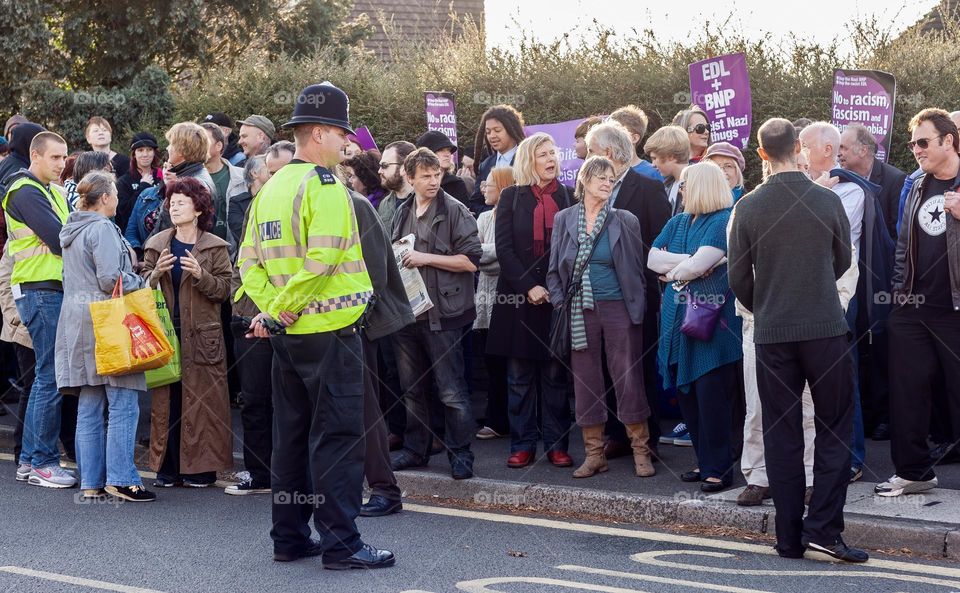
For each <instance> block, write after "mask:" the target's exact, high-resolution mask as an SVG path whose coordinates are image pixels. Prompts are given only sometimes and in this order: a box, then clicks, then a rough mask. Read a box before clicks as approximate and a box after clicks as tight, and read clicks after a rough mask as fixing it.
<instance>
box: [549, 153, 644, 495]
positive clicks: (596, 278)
mask: <svg viewBox="0 0 960 593" xmlns="http://www.w3.org/2000/svg"><path fill="white" fill-rule="evenodd" d="M615 182H616V172H615V169H614V166H613V162H611V161H610V160H609V159H607V158H606V157H602V156H593V157H590V158H588V159H587V160H586V162H584V164H583V166H582V167H581V168H580V172H579V173H578V175H577V198H579V204H576V205H574V206H571V207H570V208H567V209H565V210H563V211H562V212H560V214H558V215H557V220H556V222H555V223H554V231H553V248H552V251H551V253H550V271H549V272H548V273H547V284H548V286H549V287H550V303H551V304H552V305H553V306H554V307H555V308H558V309H560V308H563V309H565V310H567V311H569V314H570V325H569V327H570V335H569V336H564V338H565V339H569V340H570V351H571V352H570V367H571V369H572V370H573V393H574V401H575V407H576V419H577V424H578V425H580V428H581V430H582V431H583V443H584V449H585V451H586V459H585V460H584V462H583V465H581V466H580V467H579V468H578V469H577V470H576V471H575V472H573V477H575V478H587V477H590V476H592V475H594V474H597V473H600V472H605V471H607V459H606V457H605V455H604V451H603V427H604V424H605V423H606V421H607V405H606V403H607V402H606V393H605V391H606V390H605V389H604V380H603V367H602V365H603V355H604V354H605V355H606V359H607V369H608V370H609V372H610V377H611V378H612V379H613V387H614V392H615V394H616V398H617V408H616V411H617V417H618V418H619V419H620V421H621V422H623V424H624V426H625V427H626V432H627V435H628V436H629V438H630V445H631V447H632V449H633V461H634V468H635V471H636V474H637V475H638V476H640V477H648V476H652V475H654V473H656V472H655V471H654V468H653V464H652V461H651V458H650V448H649V445H648V442H647V441H648V440H649V438H650V429H649V427H648V426H647V418H649V417H650V406H649V404H648V403H647V397H646V390H645V389H644V383H643V366H642V365H640V364H638V361H639V360H640V355H641V354H642V353H643V314H644V309H645V307H646V300H645V298H644V295H645V291H646V281H645V279H644V275H643V271H644V268H643V256H642V253H643V249H642V241H641V240H640V237H641V233H640V221H639V220H637V217H636V216H634V215H633V214H632V213H630V212H628V211H627V210H620V209H618V208H613V207H611V206H610V204H609V201H610V195H611V194H612V193H613V185H614V183H615ZM561 306H562V307H561ZM558 312H561V311H558Z"/></svg>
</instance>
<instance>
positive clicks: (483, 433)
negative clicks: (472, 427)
mask: <svg viewBox="0 0 960 593" xmlns="http://www.w3.org/2000/svg"><path fill="white" fill-rule="evenodd" d="M501 436H503V435H501V434H500V433H499V432H497V431H495V430H494V429H492V428H490V427H489V426H484V427H483V428H481V429H480V430H478V431H477V435H476V437H477V438H478V439H480V440H481V441H489V440H490V439H499V438H500V437H501Z"/></svg>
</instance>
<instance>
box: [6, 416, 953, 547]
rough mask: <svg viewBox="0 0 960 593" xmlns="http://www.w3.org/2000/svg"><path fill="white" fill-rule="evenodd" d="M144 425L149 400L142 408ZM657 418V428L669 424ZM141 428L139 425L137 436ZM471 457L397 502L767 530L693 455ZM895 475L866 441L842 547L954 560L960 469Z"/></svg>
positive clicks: (770, 513)
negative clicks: (605, 462)
mask: <svg viewBox="0 0 960 593" xmlns="http://www.w3.org/2000/svg"><path fill="white" fill-rule="evenodd" d="M141 409H142V410H144V412H145V413H144V414H142V416H145V417H146V418H142V420H144V419H146V420H149V413H148V412H146V410H148V409H149V401H147V403H146V406H144V402H141ZM233 421H234V432H235V434H236V435H240V434H242V429H241V426H240V419H239V413H238V411H237V410H236V409H234V410H233ZM12 422H13V421H12V419H11V416H9V415H8V416H3V417H0V450H3V451H6V452H9V451H10V449H12V431H13V426H12ZM667 424H668V423H666V422H665V425H664V429H665V432H669V430H670V429H671V428H672V425H671V426H667ZM145 428H146V426H145V424H144V423H143V422H141V430H140V432H141V433H142V434H141V436H145V435H146V434H148V433H145V432H144V429H145ZM240 446H241V445H240V440H239V437H237V438H236V439H235V447H234V450H235V453H234V457H235V459H236V462H237V468H238V469H242V466H243V461H242V456H241V455H240ZM473 451H474V453H475V454H476V462H475V466H474V470H475V473H476V477H475V478H474V479H471V480H463V481H455V480H453V479H452V478H451V477H450V473H449V464H448V463H447V460H446V456H445V455H443V454H440V455H436V456H434V457H433V458H432V459H431V462H430V464H429V466H428V467H426V468H422V469H419V470H415V471H411V470H408V471H403V472H398V473H397V479H398V481H399V482H400V486H401V488H402V489H403V491H404V496H408V497H417V498H426V499H434V500H444V501H445V502H448V503H450V504H457V503H461V504H465V505H471V506H475V505H481V506H494V507H497V508H499V509H503V510H509V509H511V508H514V509H517V510H523V511H540V512H548V513H557V514H562V515H566V516H581V517H589V518H596V519H602V520H607V521H613V522H618V523H643V524H648V525H662V526H679V525H683V526H696V527H700V528H707V530H708V531H709V530H710V529H711V528H715V529H718V531H719V530H724V529H726V530H729V529H730V528H733V529H737V530H740V531H742V532H747V533H755V534H767V535H773V533H774V516H775V512H776V511H775V510H774V507H773V503H772V501H769V500H768V501H766V502H765V504H763V505H762V506H759V507H739V506H737V505H736V502H735V501H736V498H737V495H738V494H739V493H740V491H741V490H742V489H743V487H744V485H745V482H744V480H743V476H742V475H741V474H740V472H739V471H737V472H735V482H734V486H733V487H732V488H731V489H729V490H727V491H725V492H721V493H719V494H714V495H705V494H703V493H701V492H700V490H699V485H698V484H689V483H684V482H681V481H680V479H679V475H680V474H681V473H683V472H685V471H687V470H690V469H693V468H694V467H695V459H694V454H693V449H692V448H691V447H678V446H674V445H660V457H661V462H659V463H656V464H655V467H656V469H657V475H656V476H654V477H651V478H638V477H636V476H635V475H634V473H633V460H632V458H631V457H624V458H620V459H615V460H612V461H610V471H608V472H606V473H603V474H598V475H596V476H594V477H592V478H585V479H575V478H573V477H572V475H571V474H572V472H573V469H575V468H576V466H577V465H579V463H580V462H581V461H582V460H583V447H582V444H581V441H580V435H579V431H578V430H576V429H574V430H573V431H572V433H571V442H570V453H571V455H572V456H573V458H574V461H575V465H574V467H572V468H557V467H553V466H552V465H550V463H549V462H548V461H547V459H546V457H545V456H544V455H543V452H542V451H540V452H539V454H538V457H537V459H536V462H535V463H534V464H532V465H531V466H528V467H526V468H523V469H510V468H508V467H507V465H506V459H507V456H508V454H509V438H507V437H504V438H499V439H493V440H489V441H475V442H474V444H473ZM892 474H893V466H892V463H891V462H890V455H889V442H875V441H870V440H868V441H867V464H866V466H865V467H864V477H863V479H862V480H861V481H860V482H857V483H854V484H851V485H850V488H849V491H848V493H847V504H846V508H845V517H846V530H845V532H844V539H845V540H846V542H847V543H848V544H850V545H855V546H860V547H864V548H868V549H873V550H885V551H894V552H899V553H915V554H923V555H926V556H934V557H947V558H951V559H955V560H960V464H953V465H944V466H941V467H938V469H937V474H938V478H939V480H940V487H939V488H937V489H934V490H931V491H928V492H924V493H922V494H917V495H911V496H905V497H900V498H895V499H889V498H880V497H877V496H874V494H873V485H874V484H875V483H876V482H878V481H882V480H884V479H886V478H887V477H889V476H890V475H892Z"/></svg>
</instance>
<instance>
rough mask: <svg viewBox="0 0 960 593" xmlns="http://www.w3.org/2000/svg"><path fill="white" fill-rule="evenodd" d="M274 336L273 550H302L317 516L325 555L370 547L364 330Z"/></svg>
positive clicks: (341, 556)
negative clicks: (362, 529)
mask: <svg viewBox="0 0 960 593" xmlns="http://www.w3.org/2000/svg"><path fill="white" fill-rule="evenodd" d="M270 343H271V345H272V346H273V352H274V357H273V456H272V459H271V473H272V478H273V479H272V481H271V489H272V491H273V529H272V530H271V531H270V537H271V538H273V548H274V552H280V553H288V554H297V553H298V552H300V551H302V550H303V548H304V547H305V546H307V545H308V543H309V542H308V540H309V537H310V517H311V516H313V522H314V527H315V528H316V530H317V533H319V534H320V537H321V542H322V546H323V558H324V560H326V561H328V562H329V561H337V560H342V559H344V558H347V557H349V556H352V555H353V554H354V553H356V552H357V551H358V550H359V549H360V548H361V547H362V546H363V542H362V541H361V540H360V533H359V532H358V531H357V525H356V518H357V515H359V513H360V504H361V497H362V490H363V454H364V448H363V379H364V372H363V350H362V346H361V342H360V336H359V335H358V334H357V333H355V331H354V329H353V328H348V329H345V330H340V331H338V332H327V333H320V334H306V335H290V334H287V335H279V336H273V337H271V338H270Z"/></svg>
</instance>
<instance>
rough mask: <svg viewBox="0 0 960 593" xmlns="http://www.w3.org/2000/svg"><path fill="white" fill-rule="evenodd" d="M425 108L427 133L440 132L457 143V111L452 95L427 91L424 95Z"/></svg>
mask: <svg viewBox="0 0 960 593" xmlns="http://www.w3.org/2000/svg"><path fill="white" fill-rule="evenodd" d="M424 103H425V104H426V107H427V131H436V132H442V133H443V134H444V135H446V137H447V138H449V139H450V142H453V143H454V144H456V143H457V109H456V104H455V102H454V96H453V93H443V92H435V91H429V92H427V93H424Z"/></svg>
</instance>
